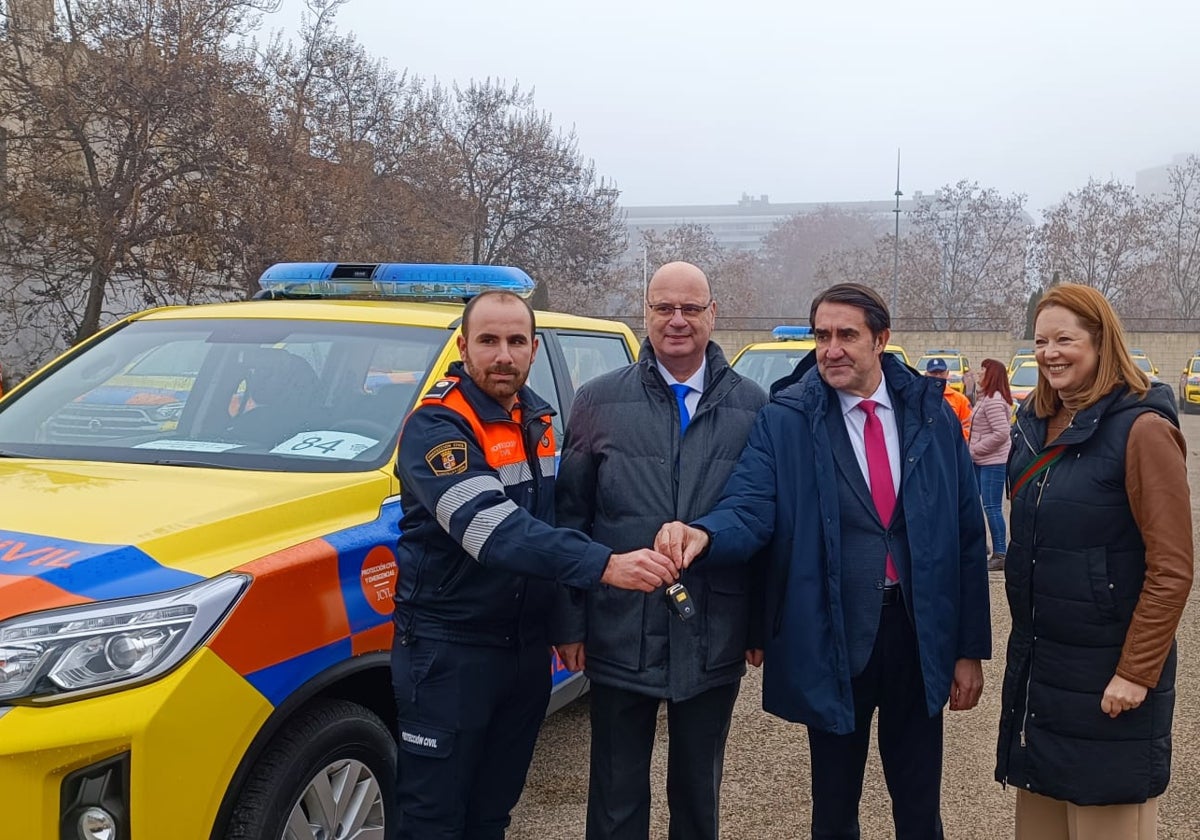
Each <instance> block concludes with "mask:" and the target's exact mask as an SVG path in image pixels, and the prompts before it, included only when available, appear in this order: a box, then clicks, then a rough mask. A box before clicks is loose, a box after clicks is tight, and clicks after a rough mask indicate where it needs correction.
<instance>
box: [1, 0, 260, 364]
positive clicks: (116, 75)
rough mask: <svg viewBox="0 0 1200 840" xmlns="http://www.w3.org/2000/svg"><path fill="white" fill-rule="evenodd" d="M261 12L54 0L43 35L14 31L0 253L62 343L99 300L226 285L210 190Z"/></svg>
mask: <svg viewBox="0 0 1200 840" xmlns="http://www.w3.org/2000/svg"><path fill="white" fill-rule="evenodd" d="M272 4H273V0H177V2H174V3H170V4H157V3H145V2H139V0H60V2H59V4H58V8H59V11H60V15H59V17H58V19H57V20H56V21H54V22H53V30H52V31H53V35H54V37H53V38H49V39H47V37H46V35H47V33H46V32H38V31H35V30H28V31H27V30H23V29H21V28H17V29H14V30H13V32H12V38H11V40H10V41H9V42H8V43H7V44H6V45H5V46H6V49H4V50H2V51H0V122H3V124H4V125H5V126H6V127H7V137H6V140H7V144H6V145H7V161H6V163H7V175H8V182H9V183H8V190H7V191H6V193H5V199H4V206H3V214H2V218H0V224H2V230H0V235H2V237H3V242H0V260H2V261H3V262H4V264H5V265H6V266H7V267H8V269H9V274H10V276H12V277H14V278H16V281H17V282H19V283H20V284H21V286H22V288H23V289H24V294H23V295H21V298H22V303H21V305H22V307H23V308H26V309H28V308H33V309H39V308H46V307H49V308H50V309H51V310H52V311H53V314H52V315H51V316H49V319H48V320H49V322H57V323H58V324H59V325H60V327H61V328H62V329H63V330H64V333H65V335H64V336H63V337H64V338H65V339H66V340H67V341H71V342H74V341H79V340H81V339H83V338H86V337H87V336H89V335H91V334H92V333H94V332H95V331H96V330H97V329H98V328H99V326H100V324H101V321H102V318H103V316H104V315H105V314H106V307H107V306H109V305H110V304H112V305H113V306H114V308H115V309H117V310H119V309H121V308H123V307H124V306H125V305H127V301H128V300H130V299H134V300H137V299H140V301H141V304H142V305H145V304H146V303H156V302H162V301H164V300H182V301H187V300H193V299H197V298H200V299H203V298H205V297H207V296H209V295H217V294H220V293H221V291H222V290H223V280H222V278H220V277H219V275H218V274H217V273H216V268H217V264H218V253H219V245H218V238H217V237H215V236H214V235H213V232H214V224H215V220H216V219H217V218H218V215H219V214H218V212H217V209H216V208H215V207H214V205H213V202H214V197H215V192H214V189H213V186H212V185H213V182H214V180H216V179H219V178H220V177H221V175H222V173H224V172H225V171H227V170H228V169H229V167H230V165H231V161H232V160H233V159H234V157H235V155H236V150H237V143H236V139H237V137H238V136H239V134H240V130H241V129H240V126H239V122H238V117H239V115H238V114H237V113H235V112H234V111H233V110H232V109H229V108H228V107H225V105H226V103H227V102H228V101H229V100H230V99H231V98H232V97H234V96H235V94H236V91H237V90H238V87H239V84H240V83H241V82H243V81H244V80H245V78H246V77H247V76H248V75H249V74H250V73H251V72H252V62H251V60H250V56H249V55H248V54H247V53H246V52H245V51H243V50H242V49H240V48H239V47H238V46H237V44H238V42H239V39H240V38H241V37H242V36H243V35H245V34H246V33H247V32H248V31H250V29H252V28H253V26H254V25H256V23H257V13H258V12H260V11H262V10H264V9H267V8H271V7H272ZM47 25H50V24H49V22H47ZM180 265H187V266H189V267H191V268H192V269H193V270H192V271H190V272H184V273H182V274H181V273H180V272H178V271H176V270H175V269H177V268H178V267H179V266H180ZM122 314H123V313H122Z"/></svg>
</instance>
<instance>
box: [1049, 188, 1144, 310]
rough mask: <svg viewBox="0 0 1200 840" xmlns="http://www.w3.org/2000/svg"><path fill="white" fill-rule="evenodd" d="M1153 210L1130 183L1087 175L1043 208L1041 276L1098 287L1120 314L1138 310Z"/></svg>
mask: <svg viewBox="0 0 1200 840" xmlns="http://www.w3.org/2000/svg"><path fill="white" fill-rule="evenodd" d="M1150 231H1151V214H1150V212H1149V209H1148V207H1147V204H1146V202H1144V201H1143V200H1140V199H1139V198H1138V197H1137V195H1136V194H1135V193H1134V190H1133V188H1132V187H1131V186H1129V185H1127V184H1122V183H1120V182H1118V181H1113V180H1109V181H1105V182H1103V183H1101V182H1098V181H1094V180H1089V181H1088V183H1087V186H1085V187H1082V188H1081V189H1078V190H1074V191H1073V192H1070V193H1068V194H1067V195H1066V197H1064V198H1063V200H1062V201H1061V202H1059V203H1058V204H1056V205H1054V206H1053V207H1051V208H1049V209H1048V210H1047V211H1046V212H1045V221H1044V222H1043V224H1042V226H1041V228H1040V229H1039V230H1038V232H1037V235H1036V237H1035V242H1036V248H1035V256H1034V261H1033V262H1034V265H1035V266H1036V267H1037V269H1038V273H1039V274H1040V275H1041V276H1043V277H1050V276H1051V275H1053V274H1054V273H1055V272H1058V273H1059V276H1060V278H1061V279H1062V280H1063V281H1065V282H1071V283H1082V284H1084V285H1087V286H1092V287H1093V288H1095V289H1097V290H1099V291H1100V292H1102V293H1103V294H1104V296H1105V297H1107V298H1108V299H1109V301H1111V302H1112V304H1113V305H1114V306H1115V307H1117V308H1118V310H1119V311H1121V312H1122V313H1123V314H1127V315H1140V314H1142V310H1141V307H1140V304H1141V302H1142V300H1143V296H1142V295H1141V292H1143V291H1144V289H1145V280H1146V271H1147V268H1148V267H1149V265H1150V264H1151V263H1152V261H1153V256H1154V255H1153V252H1152V250H1151V247H1150Z"/></svg>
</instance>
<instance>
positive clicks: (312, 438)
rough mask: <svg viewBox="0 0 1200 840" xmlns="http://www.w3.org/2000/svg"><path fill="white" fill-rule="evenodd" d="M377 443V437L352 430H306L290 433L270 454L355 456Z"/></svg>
mask: <svg viewBox="0 0 1200 840" xmlns="http://www.w3.org/2000/svg"><path fill="white" fill-rule="evenodd" d="M377 443H379V440H378V439H377V438H369V437H364V436H363V435H356V434H354V433H352V432H338V431H315V430H314V431H308V432H299V433H297V434H295V435H292V436H291V437H290V438H288V439H287V440H285V441H283V443H280V444H278V445H277V446H275V447H274V448H273V449H272V450H271V454H272V455H304V456H305V457H308V458H339V459H342V460H346V461H348V460H350V459H351V458H357V457H358V456H359V455H361V454H362V453H363V452H365V451H366V450H368V449H370V448H371V447H372V446H374V445H375V444H377Z"/></svg>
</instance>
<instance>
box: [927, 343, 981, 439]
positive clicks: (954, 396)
mask: <svg viewBox="0 0 1200 840" xmlns="http://www.w3.org/2000/svg"><path fill="white" fill-rule="evenodd" d="M925 375H926V376H929V377H932V378H933V379H940V380H942V382H943V383H945V384H944V385H943V386H942V388H943V389H944V390H943V391H942V396H943V397H945V398H946V402H948V403H950V410H951V411H953V412H954V416H955V417H957V418H958V422H959V423H961V424H962V433H963V437H964V438H965V439H967V440H970V439H971V401H970V400H969V399H967V398H966V397H964V396H963V395H962V394H960V393H959V392H958V391H955V390H954V389H953V388H951V387H950V368H949V366H948V365H947V364H946V360H945V359H943V358H942V357H941V356H934V357H933V358H932V359H930V360H929V361H928V362H926V363H925Z"/></svg>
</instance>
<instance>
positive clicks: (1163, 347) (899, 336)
mask: <svg viewBox="0 0 1200 840" xmlns="http://www.w3.org/2000/svg"><path fill="white" fill-rule="evenodd" d="M713 338H714V339H715V340H716V342H717V343H718V344H720V345H721V348H722V349H723V350H724V351H725V354H726V355H727V356H729V357H730V358H733V355H734V354H735V353H737V351H738V350H740V349H741V348H742V347H744V346H746V345H747V344H750V343H751V342H754V341H770V339H771V333H770V331H769V330H720V329H718V330H717V331H716V332H715V333H714V334H713ZM1128 339H1129V345H1130V347H1137V348H1140V349H1142V350H1145V351H1146V354H1147V355H1148V356H1149V357H1150V359H1151V361H1153V362H1154V364H1156V365H1157V366H1158V375H1159V376H1160V377H1161V378H1162V380H1163V381H1164V382H1166V383H1167V384H1168V385H1171V386H1172V387H1175V386H1177V385H1178V383H1179V374H1180V373H1181V372H1182V371H1183V368H1184V366H1185V365H1186V364H1187V361H1188V359H1190V358H1191V356H1192V354H1193V353H1195V352H1196V351H1197V350H1200V333H1138V332H1131V333H1129V334H1128ZM892 343H893V344H899V345H900V346H901V347H903V348H904V351H905V352H906V353H908V358H909V360H910V361H912V362H916V360H917V357H918V356H920V355H921V354H922V353H924V352H925V351H926V350H928V349H932V348H956V349H958V350H959V351H961V352H962V353H963V354H964V355H965V356H966V357H967V360H968V361H969V362H970V363H971V367H972V369H974V370H978V369H979V363H980V362H981V361H983V360H984V359H987V358H992V359H999V360H1000V361H1002V362H1004V363H1005V364H1008V360H1009V359H1011V358H1012V355H1013V353H1015V352H1016V350H1017V348H1018V347H1032V346H1033V342H1032V341H1029V340H1022V339H1015V338H1013V337H1012V336H1010V335H1009V334H1008V333H1006V332H966V331H963V332H894V333H892Z"/></svg>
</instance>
